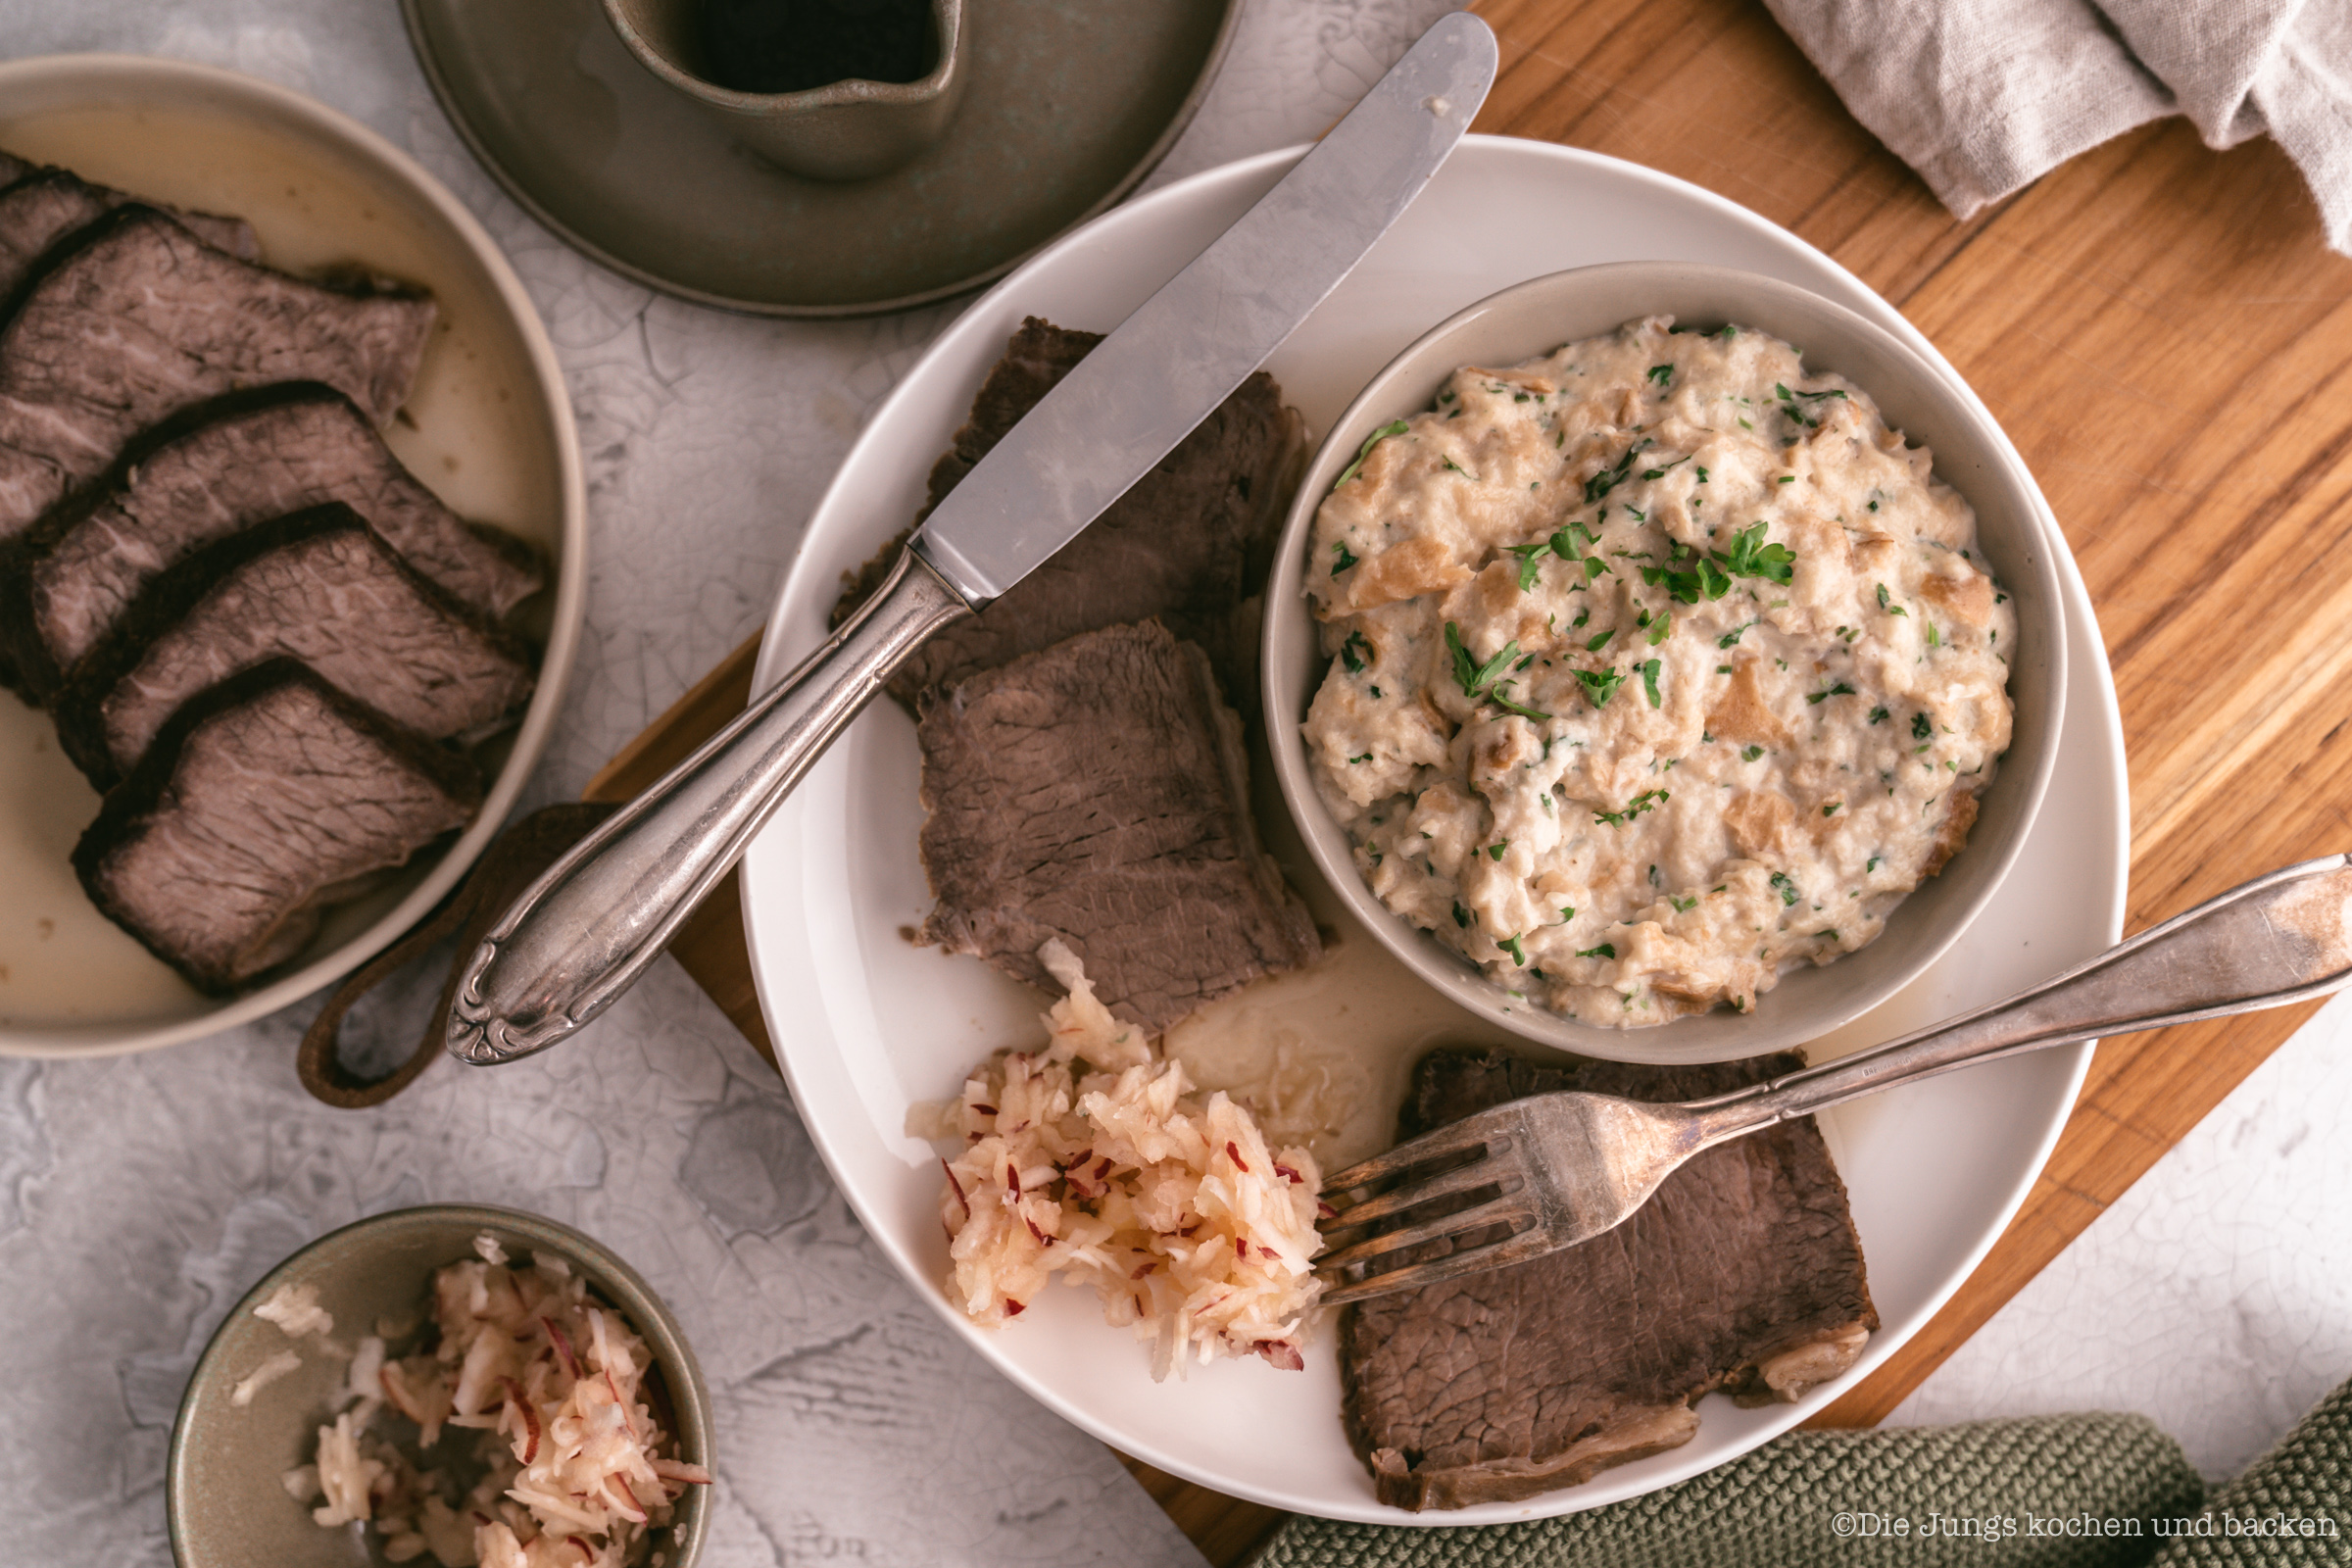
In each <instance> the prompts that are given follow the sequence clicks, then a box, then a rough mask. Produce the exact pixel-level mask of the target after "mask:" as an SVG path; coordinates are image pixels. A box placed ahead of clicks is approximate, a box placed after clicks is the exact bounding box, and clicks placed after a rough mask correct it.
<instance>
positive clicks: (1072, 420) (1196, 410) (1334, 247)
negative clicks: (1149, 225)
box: [913, 12, 1495, 610]
mask: <svg viewBox="0 0 2352 1568" xmlns="http://www.w3.org/2000/svg"><path fill="white" fill-rule="evenodd" d="M1494 79H1495V34H1494V33H1493V32H1491V31H1489V30H1488V27H1487V25H1486V24H1485V23H1483V22H1481V21H1479V19H1478V18H1476V17H1474V16H1471V15H1470V14H1469V13H1467V12H1456V13H1455V14H1453V15H1452V16H1449V17H1446V18H1444V19H1442V20H1441V21H1439V22H1438V23H1437V25H1434V26H1432V27H1431V28H1430V29H1429V31H1428V32H1426V33H1424V34H1423V35H1422V36H1421V40H1420V41H1419V42H1418V43H1416V44H1414V45H1413V47H1412V49H1411V50H1410V51H1409V52H1408V53H1407V54H1406V55H1405V56H1404V58H1403V59H1401V60H1399V61H1398V62H1397V66H1396V68H1395V69H1394V70H1392V71H1391V72H1390V73H1388V74H1387V75H1385V76H1383V77H1382V78H1381V79H1380V80H1379V82H1377V83H1376V84H1375V85H1374V86H1373V88H1372V90H1371V91H1370V92H1369V93H1366V94H1365V95H1364V97H1363V99H1362V101H1361V102H1359V103H1358V104H1357V105H1356V106H1355V107H1354V108H1353V109H1352V110H1350V111H1348V116H1347V118H1346V119H1344V120H1342V121H1341V122H1340V123H1338V124H1337V125H1335V126H1333V127H1332V129H1331V131H1330V132H1329V133H1328V134H1326V135H1325V136H1324V138H1323V139H1322V141H1320V142H1318V143H1317V144H1316V145H1315V147H1314V148H1313V150H1312V151H1310V152H1309V153H1308V154H1307V155H1306V156H1305V157H1304V158H1303V159H1300V160H1299V163H1298V165H1297V166H1296V167H1295V168H1294V169H1292V171H1291V172H1290V173H1288V174H1286V175H1285V176H1284V177H1283V179H1282V181H1281V183H1279V184H1277V185H1276V186H1275V187H1274V188H1273V189H1272V190H1270V191H1268V192H1267V193H1266V194H1265V195H1264V196H1263V197H1262V198H1260V199H1259V201H1258V203H1257V205H1256V206H1254V207H1252V208H1250V211H1249V212H1247V213H1245V214H1243V215H1242V219H1241V221H1239V222H1237V223H1235V224H1234V225H1233V226H1232V227H1231V228H1229V229H1227V230H1226V231H1225V232H1224V233H1223V234H1221V235H1219V236H1218V237H1217V238H1216V240H1215V241H1213V242H1212V243H1211V244H1210V245H1209V247H1208V248H1207V249H1206V250H1204V251H1202V252H1201V254H1200V256H1198V257H1197V258H1195V259H1194V261H1193V262H1192V263H1191V265H1189V266H1187V267H1186V268H1185V269H1184V270H1182V271H1180V272H1178V273H1177V274H1176V275H1175V276H1174V277H1172V278H1170V279H1169V280H1168V281H1167V282H1166V283H1165V284H1163V285H1162V286H1161V287H1160V289H1159V292H1157V293H1156V294H1153V295H1152V297H1151V298H1150V299H1148V300H1146V301H1145V302H1144V303H1143V304H1142V305H1141V306H1140V307H1138V308H1137V310H1136V311H1135V313H1134V314H1133V315H1132V316H1130V317H1128V318H1127V319H1126V320H1124V321H1122V322H1120V323H1119V325H1118V327H1117V328H1116V329H1115V330H1114V331H1113V332H1112V333H1111V334H1110V336H1109V337H1107V338H1105V339H1104V340H1103V342H1102V343H1101V344H1099V345H1097V346H1096V348H1095V349H1094V350H1093V352H1091V353H1089V354H1088V355H1087V356H1086V358H1085V359H1083V360H1080V361H1079V362H1078V364H1077V366H1076V367H1075V368H1072V369H1071V370H1070V372H1069V373H1068V374H1067V375H1065V376H1063V377H1062V379H1061V380H1060V381H1059V382H1058V383H1057V384H1056V385H1055V386H1054V389H1053V390H1052V391H1051V392H1049V393H1047V394H1046V396H1045V398H1044V399H1043V400H1042V401H1040V402H1039V403H1038V405H1037V407H1036V408H1034V409H1032V410H1030V411H1029V413H1028V414H1027V415H1025V416H1024V417H1022V419H1021V421H1020V422H1019V423H1018V424H1016V425H1014V426H1013V427H1012V429H1011V431H1010V432H1008V433H1007V434H1006V435H1005V438H1004V439H1003V440H1001V441H999V442H998V443H997V444H996V446H995V447H994V448H992V449H991V450H990V452H989V454H988V456H987V457H985V458H983V459H982V460H981V461H980V464H979V466H977V467H975V468H973V469H972V471H971V472H970V473H968V474H966V475H964V477H963V478H962V479H961V480H960V481H958V482H957V484H956V488H955V489H954V490H952V491H950V492H949V493H948V496H947V499H945V500H944V501H942V502H941V503H940V504H939V508H938V510H937V511H936V512H934V513H933V514H932V515H931V516H930V518H929V520H928V521H926V522H925V523H924V524H923V527H922V530H921V531H920V532H919V533H918V534H917V535H916V536H915V539H914V542H913V547H914V550H915V552H916V553H917V554H918V555H920V556H921V557H922V558H923V561H924V564H927V565H929V566H930V567H931V568H932V569H933V570H934V571H936V572H938V573H939V574H940V576H942V577H944V578H946V579H947V581H948V584H949V586H951V587H953V588H954V589H955V590H956V593H957V594H958V595H959V596H961V597H962V599H963V601H964V603H966V604H968V605H970V606H971V607H972V608H973V609H975V610H977V609H979V608H980V607H981V606H983V605H985V604H987V603H988V601H990V600H992V599H995V598H997V597H999V596H1000V595H1002V594H1003V593H1004V592H1005V589H1007V588H1010V587H1011V586H1012V585H1013V584H1014V583H1016V582H1018V581H1020V579H1021V578H1023V577H1025V576H1027V575H1028V574H1029V573H1030V572H1031V571H1032V570H1034V569H1035V568H1036V567H1038V566H1040V565H1042V564H1045V562H1046V560H1047V559H1048V558H1049V557H1051V556H1052V555H1053V554H1054V552H1055V551H1057V550H1059V549H1060V548H1061V547H1062V546H1063V545H1066V544H1068V543H1069V542H1070V541H1071V540H1072V539H1074V538H1076V537H1077V536H1078V531H1079V530H1080V529H1082V528H1084V527H1085V526H1086V525H1087V524H1088V523H1090V522H1092V521H1094V520H1095V518H1097V517H1098V516H1101V515H1103V512H1104V511H1105V510H1106V509H1107V508H1108V507H1109V506H1110V504H1111V503H1112V502H1114V501H1116V500H1118V499H1119V497H1120V496H1122V495H1124V494H1126V493H1127V490H1128V489H1129V487H1131V486H1132V485H1133V484H1134V483H1135V482H1136V480H1138V479H1140V478H1142V477H1143V476H1144V475H1145V474H1146V473H1148V472H1150V471H1151V468H1152V465H1153V464H1155V463H1157V462H1158V461H1159V460H1160V459H1161V458H1164V457H1166V456H1167V455H1168V454H1169V453H1170V452H1172V451H1174V450H1175V448H1176V445H1177V443H1178V442H1180V441H1182V440H1183V439H1184V438H1185V437H1186V436H1188V435H1190V434H1191V433H1192V432H1193V429H1194V427H1195V426H1196V425H1198V424H1200V422H1201V420H1202V419H1204V418H1206V417H1208V416H1209V414H1210V412H1211V411H1213V410H1214V409H1215V408H1216V406H1217V405H1218V404H1220V403H1222V402H1224V401H1225V399H1226V398H1227V397H1229V396H1231V395H1232V393H1233V390H1234V388H1236V387H1238V386H1240V385H1241V384H1242V382H1243V381H1244V380H1246V379H1248V377H1249V375H1250V372H1251V371H1252V370H1255V369H1256V368H1258V367H1259V366H1261V365H1263V364H1265V363H1266V360H1267V357H1268V356H1270V355H1271V354H1273V352H1274V351H1275V350H1276V349H1277V348H1279V347H1281V346H1282V341H1283V339H1285V338H1287V337H1289V336H1290V335H1291V333H1292V332H1293V331H1294V330H1296V329H1297V327H1298V325H1299V322H1301V321H1303V320H1305V319H1306V318H1307V316H1308V315H1309V314H1310V313H1312V312H1313V310H1314V308H1315V307H1316V306H1318V305H1320V304H1322V303H1323V301H1324V300H1325V298H1327V297H1328V296H1329V295H1330V293H1331V291H1332V290H1333V289H1335V288H1337V287H1339V285H1340V282H1341V280H1342V279H1344V278H1346V277H1347V275H1348V273H1349V272H1350V271H1352V270H1354V269H1355V264H1356V263H1357V262H1359V261H1361V260H1362V259H1363V257H1364V254H1365V253H1366V252H1367V251H1369V250H1371V248H1372V246H1373V243H1374V242H1375V241H1377V240H1378V239H1379V238H1380V236H1381V235H1383V234H1385V233H1387V232H1388V231H1389V228H1390V225H1392V224H1393V223H1395V222H1396V221H1397V218H1398V217H1400V216H1401V215H1402V214H1403V212H1404V210H1405V208H1407V207H1409V206H1411V205H1412V202H1413V198H1414V197H1416V196H1418V195H1420V194H1421V191H1422V188H1423V187H1424V186H1426V185H1427V184H1428V183H1429V180H1430V177H1431V176H1432V175H1434V174H1435V173H1436V172H1438V166H1439V165H1440V164H1441V163H1443V162H1444V161H1445V158H1446V153H1448V152H1450V151H1451V150H1452V148H1453V145H1454V143H1455V142H1457V141H1459V140H1460V139H1461V136H1462V133H1463V132H1464V131H1465V130H1467V129H1468V128H1469V125H1470V119H1471V117H1472V116H1473V115H1475V114H1476V113H1477V112H1478V107H1479V105H1480V104H1481V103H1482V102H1484V101H1485V99H1486V95H1487V88H1488V86H1489V85H1490V84H1492V82H1493V81H1494Z"/></svg>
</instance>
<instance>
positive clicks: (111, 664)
mask: <svg viewBox="0 0 2352 1568" xmlns="http://www.w3.org/2000/svg"><path fill="white" fill-rule="evenodd" d="M281 655H282V656H284V657H287V658H291V659H297V660H300V661H301V662H303V663H305V664H308V665H309V666H310V667H311V668H312V669H314V670H316V671H317V672H318V673H319V675H321V676H323V677H325V679H326V680H327V681H328V682H329V683H331V684H332V685H334V686H336V687H337V688H339V689H340V690H342V691H343V692H345V693H346V694H348V695H349V696H351V697H353V698H354V699H356V700H358V701H360V702H362V703H365V704H367V705H368V707H369V708H372V709H374V710H376V711H378V712H381V713H383V714H384V715H385V716H386V717H388V718H390V719H391V720H392V721H393V722H395V723H399V724H403V725H406V726H407V727H408V728H410V729H413V730H415V731H417V733H418V734H420V735H423V736H426V737H427V738H429V739H434V740H443V739H461V740H470V739H475V738H479V737H480V736H482V735H485V734H488V733H489V732H491V731H493V730H495V729H497V728H499V727H501V726H503V725H504V724H505V723H507V722H508V721H509V720H511V719H512V718H514V717H515V715H516V714H517V713H519V712H520V711H522V708H523V705H524V704H525V703H526V702H528V701H529V699H530V695H531V686H532V680H533V676H532V670H531V659H530V653H529V650H528V649H527V648H525V647H524V646H523V645H522V644H521V643H520V642H519V641H517V640H516V639H515V638H514V637H512V636H510V635H508V634H506V633H504V632H502V631H500V630H498V629H497V628H495V627H493V626H492V625H490V624H489V623H488V622H487V621H484V620H482V619H481V618H480V617H479V616H477V615H475V614H473V613H471V612H470V611H468V610H467V609H466V606H464V605H463V604H461V603H459V602H458V601H457V600H456V599H454V598H452V597H451V596H450V595H449V594H448V593H447V592H446V591H445V590H443V589H441V588H440V587H437V586H436V585H435V584H434V583H433V582H432V581H431V580H430V579H428V578H426V577H424V576H422V575H420V574H419V573H418V572H417V570H416V569H415V568H414V567H412V566H410V565H409V564H408V563H407V562H405V561H403V560H402V559H401V558H400V555H399V553H398V552H397V551H395V550H393V549H392V547H391V546H389V545H387V544H385V543H384V541H383V540H382V539H381V538H379V537H378V536H377V535H376V533H375V532H374V530H373V529H371V528H369V527H368V524H367V522H366V521H365V520H364V519H362V518H361V516H360V515H359V514H357V513H355V512H353V511H352V510H351V509H350V508H349V507H345V506H342V505H339V504H332V503H330V504H329V505H326V506H322V507H314V508H312V509H310V510H309V511H307V512H298V513H295V514H293V515H289V516H285V517H279V518H275V519H273V520H271V521H270V522H266V523H263V524H261V525H259V526H257V527H253V528H248V529H246V530H244V531H243V532H242V533H236V534H231V535H230V536H229V537H228V538H226V539H223V540H221V541H220V542H219V543H217V544H214V545H210V546H208V547H206V548H205V549H203V550H200V551H198V552H196V554H194V555H193V556H190V557H189V558H188V559H187V560H185V561H183V562H181V563H180V564H178V565H176V566H173V567H172V568H171V569H170V570H169V571H166V572H163V573H162V574H161V575H159V576H157V577H156V578H155V580H154V581H152V582H151V583H149V584H148V585H147V587H146V588H145V589H144V590H142V591H141V593H140V594H139V597H138V598H137V599H136V600H134V601H132V603H131V605H130V607H129V609H128V610H127V611H125V612H124V613H123V616H122V617H121V619H120V620H119V621H118V622H117V623H116V625H115V628H114V630H112V631H111V632H109V633H108V634H107V637H106V639H105V640H104V641H102V642H101V643H99V644H98V646H97V647H96V648H94V649H92V650H91V651H90V653H89V654H88V655H87V656H86V657H85V658H84V659H82V660H81V662H79V663H77V664H75V665H74V666H73V670H72V671H71V672H70V673H69V674H68V676H67V677H66V681H65V683H64V685H63V686H61V687H60V688H59V690H58V694H57V700H56V702H55V703H54V704H53V705H52V711H53V712H54V713H55V715H56V719H57V729H58V738H59V741H60V743H61V744H62V745H63V747H64V748H65V752H66V755H67V756H68V757H70V758H72V759H73V761H74V763H75V765H77V766H79V767H80V768H81V769H82V770H83V771H84V772H85V773H87V774H89V775H90V777H91V779H92V781H93V782H95V783H97V784H99V785H100V787H102V788H103V787H104V786H105V785H107V784H109V783H111V782H113V781H114V780H115V779H116V778H118V777H120V776H122V775H123V773H126V772H128V771H129V770H130V768H131V766H132V765H133V764H134V763H136V762H137V761H138V760H139V758H140V757H141V756H142V755H144V754H145V752H146V751H147V748H148V746H149V744H150V743H151V742H152V741H153V740H154V738H155V736H156V733H157V732H158V731H159V730H161V729H162V728H163V726H164V723H165V721H166V720H167V719H169V718H170V717H171V716H172V713H173V712H174V711H177V710H178V708H179V707H180V705H181V704H183V703H185V702H187V701H188V700H189V699H190V698H192V697H194V696H195V695H196V694H197V693H198V692H200V691H203V690H204V689H206V688H207V687H209V686H212V685H215V684H216V683H218V682H220V681H222V680H225V679H227V678H228V677H229V676H230V675H233V674H235V673H236V672H237V671H238V670H241V669H245V668H248V667H250V666H252V665H254V664H259V663H261V662H264V661H266V660H270V659H273V658H277V657H279V656H281Z"/></svg>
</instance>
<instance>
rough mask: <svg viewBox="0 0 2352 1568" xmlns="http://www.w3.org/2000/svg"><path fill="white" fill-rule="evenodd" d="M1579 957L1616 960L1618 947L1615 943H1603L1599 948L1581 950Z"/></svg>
mask: <svg viewBox="0 0 2352 1568" xmlns="http://www.w3.org/2000/svg"><path fill="white" fill-rule="evenodd" d="M1577 956H1578V957H1580V958H1614V957H1615V956H1617V945H1616V944H1615V943H1613V942H1603V943H1602V944H1601V945H1600V946H1599V947H1597V948H1584V949H1581V950H1579V952H1578V953H1577Z"/></svg>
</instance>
